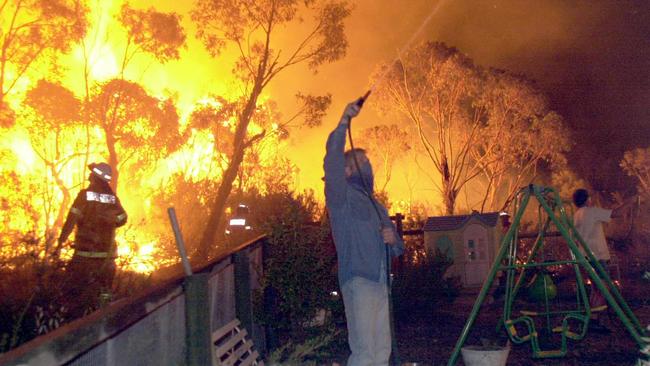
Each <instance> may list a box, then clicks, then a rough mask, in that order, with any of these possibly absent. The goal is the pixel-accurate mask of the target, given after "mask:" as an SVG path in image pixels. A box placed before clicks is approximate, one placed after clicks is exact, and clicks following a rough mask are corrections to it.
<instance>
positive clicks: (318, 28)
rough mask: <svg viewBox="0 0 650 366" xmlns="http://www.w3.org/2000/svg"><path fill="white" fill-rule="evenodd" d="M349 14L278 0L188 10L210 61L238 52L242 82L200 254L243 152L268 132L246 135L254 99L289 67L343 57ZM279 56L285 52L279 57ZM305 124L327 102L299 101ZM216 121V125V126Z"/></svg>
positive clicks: (319, 2) (224, 2) (204, 4)
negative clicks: (294, 38) (290, 41)
mask: <svg viewBox="0 0 650 366" xmlns="http://www.w3.org/2000/svg"><path fill="white" fill-rule="evenodd" d="M307 13H311V14H313V16H314V21H313V23H312V24H311V29H310V30H308V31H307V32H304V33H301V34H302V35H303V36H302V37H301V38H299V39H298V42H297V43H295V45H293V46H289V47H283V48H278V44H277V40H276V37H275V36H276V35H277V33H278V32H279V31H280V30H281V27H286V26H289V25H292V24H293V25H296V24H297V23H302V18H301V16H299V14H307ZM349 13H350V9H349V6H348V3H347V2H346V1H329V0H315V1H297V0H290V1H278V0H262V1H259V0H258V1H253V0H234V1H232V0H199V1H198V2H197V5H196V8H195V9H194V10H193V11H192V19H193V20H194V21H195V22H196V23H197V26H198V27H197V28H198V31H197V36H198V38H199V39H200V40H201V41H203V44H204V45H205V47H206V49H207V50H208V52H209V53H210V55H212V56H213V57H217V56H219V55H220V53H221V52H222V51H223V49H224V48H225V47H226V46H233V47H234V48H235V49H236V50H237V52H238V53H239V59H238V61H237V62H236V65H235V67H234V70H233V71H234V73H235V75H236V76H237V77H238V78H239V80H240V81H241V82H242V93H241V96H240V98H238V99H239V100H240V103H239V107H238V109H237V112H236V115H237V118H236V121H235V126H234V134H233V137H232V147H233V152H232V155H231V156H229V159H228V166H227V168H226V169H225V171H224V172H223V175H222V177H221V182H220V185H219V189H218V191H217V194H216V197H215V199H214V202H213V203H212V205H211V211H210V216H209V218H208V221H207V223H206V227H205V230H204V233H203V236H202V239H201V242H200V246H199V255H203V256H205V255H207V254H208V253H209V252H210V250H211V247H212V246H213V245H214V243H215V239H216V237H217V234H218V232H219V231H220V230H219V229H220V223H221V219H222V215H223V213H224V208H225V206H226V202H227V199H228V196H229V195H230V192H231V190H232V187H233V182H234V181H235V179H236V178H237V175H238V172H239V168H240V166H241V163H242V161H243V159H244V155H245V154H246V152H247V151H248V150H249V149H250V148H251V146H253V145H254V144H255V143H257V142H258V141H260V140H261V139H262V138H263V137H264V136H265V135H266V134H267V131H266V130H262V131H259V132H255V133H250V131H249V125H250V123H251V120H252V118H253V116H254V114H255V110H256V108H257V104H258V98H259V97H260V95H261V94H262V92H263V91H264V89H265V88H266V87H267V86H268V84H269V83H270V82H271V81H272V80H273V79H274V78H275V77H276V76H277V75H278V74H280V73H281V72H283V71H284V70H286V69H287V68H289V67H290V66H293V65H296V64H300V63H307V65H308V66H309V67H310V68H311V69H312V70H314V71H315V70H316V69H317V68H318V67H319V66H320V65H322V64H324V63H328V62H333V61H336V60H338V59H340V58H341V57H343V55H344V54H345V50H346V47H347V41H346V38H345V34H344V27H343V20H344V19H345V18H346V17H347V16H348V15H349ZM283 51H285V52H284V53H283ZM301 100H302V102H304V103H305V104H304V105H305V106H306V110H305V111H306V112H311V116H308V117H307V119H306V121H307V122H308V123H309V122H311V123H315V122H318V117H319V116H322V110H323V109H324V107H326V106H327V105H328V104H329V98H325V99H323V98H322V97H321V98H318V97H310V96H306V97H305V96H303V97H302V98H301ZM218 122H219V121H215V123H218Z"/></svg>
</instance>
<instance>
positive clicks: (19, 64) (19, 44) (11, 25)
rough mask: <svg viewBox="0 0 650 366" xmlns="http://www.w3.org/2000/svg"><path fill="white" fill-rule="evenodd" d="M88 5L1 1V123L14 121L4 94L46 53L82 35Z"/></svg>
mask: <svg viewBox="0 0 650 366" xmlns="http://www.w3.org/2000/svg"><path fill="white" fill-rule="evenodd" d="M87 12H88V9H87V7H86V6H85V2H83V1H79V0H6V1H3V2H2V4H0V40H1V46H0V126H5V127H6V126H10V125H11V124H12V123H13V120H11V119H10V118H11V117H12V113H11V110H10V108H9V106H8V105H7V101H6V100H5V97H6V96H7V94H9V93H10V92H11V91H12V89H14V88H15V87H16V85H17V83H18V81H19V80H20V78H21V77H23V76H24V75H26V74H27V73H28V71H30V69H32V68H33V67H34V66H35V65H37V64H38V61H39V60H42V59H45V58H47V56H48V55H49V56H55V55H56V54H57V53H59V52H66V51H68V50H70V47H71V46H72V45H73V44H75V43H77V42H78V41H79V40H81V39H82V38H83V36H84V35H85V33H86V28H87V27H88V20H87V18H86V16H87Z"/></svg>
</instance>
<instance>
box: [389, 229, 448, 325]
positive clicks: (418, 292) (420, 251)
mask: <svg viewBox="0 0 650 366" xmlns="http://www.w3.org/2000/svg"><path fill="white" fill-rule="evenodd" d="M451 265H452V261H451V260H449V259H448V258H447V256H446V255H444V254H442V253H440V251H438V250H436V252H432V251H427V250H424V248H423V243H422V240H421V238H418V239H417V240H411V241H409V242H407V243H406V250H405V252H404V258H403V259H402V263H401V269H400V273H399V275H397V276H396V277H395V278H394V280H393V289H392V295H393V309H394V312H395V314H394V316H395V317H396V318H397V319H407V318H408V317H410V316H417V315H422V314H430V313H431V312H434V311H435V310H436V308H437V307H438V306H439V305H440V304H442V303H451V302H453V300H454V299H455V298H456V297H457V296H458V293H459V291H460V281H459V279H458V278H457V277H445V273H446V272H447V270H448V269H449V267H450V266H451Z"/></svg>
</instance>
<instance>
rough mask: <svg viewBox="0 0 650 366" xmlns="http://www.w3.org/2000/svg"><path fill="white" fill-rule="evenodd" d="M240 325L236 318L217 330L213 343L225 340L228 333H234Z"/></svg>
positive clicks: (214, 333)
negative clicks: (224, 337)
mask: <svg viewBox="0 0 650 366" xmlns="http://www.w3.org/2000/svg"><path fill="white" fill-rule="evenodd" d="M238 325H239V319H237V318H235V319H233V320H232V321H230V323H228V324H226V325H224V326H223V327H221V328H219V329H217V330H215V331H214V332H213V333H212V342H216V341H218V340H219V339H221V338H223V336H225V335H226V334H227V333H229V332H232V331H233V330H234V329H235V327H237V326H238Z"/></svg>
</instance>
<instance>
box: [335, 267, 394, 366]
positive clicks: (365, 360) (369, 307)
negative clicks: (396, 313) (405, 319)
mask: <svg viewBox="0 0 650 366" xmlns="http://www.w3.org/2000/svg"><path fill="white" fill-rule="evenodd" d="M382 282H385V281H382ZM341 290H342V293H343V305H344V306H345V318H346V320H347V326H348V344H349V346H350V351H351V354H350V357H349V358H348V362H347V365H348V366H370V365H372V366H379V365H388V360H389V358H390V352H391V339H390V320H389V315H388V288H387V286H386V283H379V282H374V281H370V280H367V279H365V278H362V277H353V278H352V279H350V280H348V281H347V282H346V283H345V284H343V288H342V289H341Z"/></svg>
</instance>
